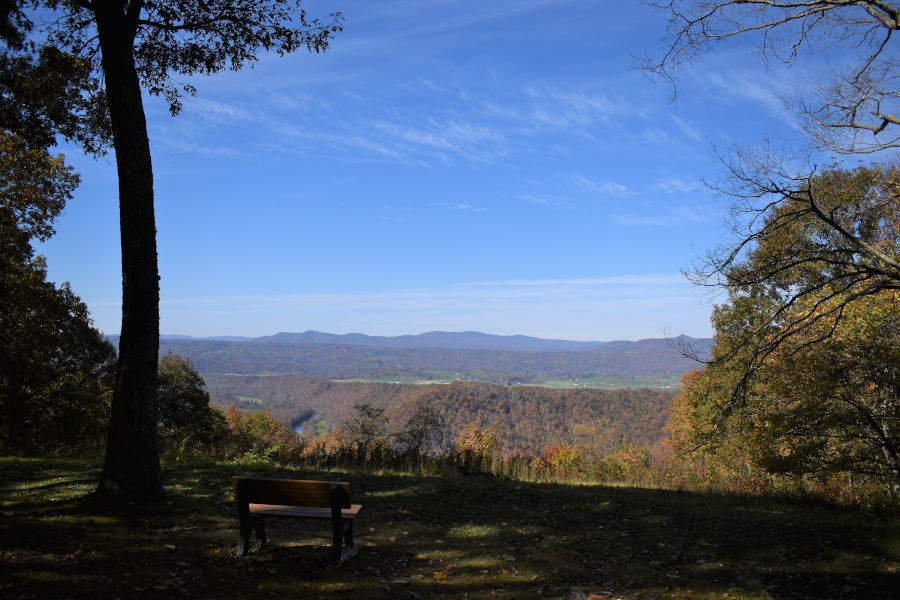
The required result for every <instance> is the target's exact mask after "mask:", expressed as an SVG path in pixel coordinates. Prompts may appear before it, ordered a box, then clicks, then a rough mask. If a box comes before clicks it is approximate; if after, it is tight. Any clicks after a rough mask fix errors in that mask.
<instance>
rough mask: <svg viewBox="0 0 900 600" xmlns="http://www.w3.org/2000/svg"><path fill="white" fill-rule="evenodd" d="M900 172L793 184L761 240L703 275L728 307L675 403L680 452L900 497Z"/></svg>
mask: <svg viewBox="0 0 900 600" xmlns="http://www.w3.org/2000/svg"><path fill="white" fill-rule="evenodd" d="M898 175H900V169H898V167H896V166H891V167H859V168H857V169H854V170H852V171H843V170H834V171H829V172H825V173H823V174H821V175H818V176H816V177H814V178H811V179H809V180H807V181H806V182H805V184H804V185H802V186H792V188H791V190H792V191H791V192H790V195H789V197H788V198H786V199H785V198H779V200H778V201H777V202H776V203H775V205H774V206H772V207H769V208H767V209H766V210H765V211H762V212H761V213H760V214H759V215H758V219H759V220H760V221H761V223H760V224H759V225H758V226H755V227H756V228H757V229H756V231H757V234H756V235H754V236H753V238H752V241H751V242H747V243H745V244H742V245H738V246H736V247H733V248H731V250H730V251H729V252H728V253H727V257H728V259H727V260H726V261H722V262H717V263H712V262H711V263H710V264H715V265H716V267H715V268H716V270H715V273H703V274H702V276H703V277H712V276H715V278H716V279H717V280H718V283H717V285H720V286H722V287H723V288H724V289H725V290H727V293H728V301H727V302H725V303H723V304H722V305H720V306H717V307H716V308H715V310H714V311H713V325H714V327H715V331H716V334H715V344H714V346H713V351H712V357H711V359H710V361H709V362H708V363H707V364H706V366H705V367H704V369H703V370H702V371H701V372H700V373H699V374H697V375H694V376H691V377H689V378H687V379H686V380H685V382H684V390H685V392H684V394H685V400H684V401H682V402H680V403H678V404H676V415H675V417H674V421H675V422H676V423H680V424H679V425H677V426H676V427H675V431H677V432H678V433H677V434H676V436H675V437H676V438H677V439H678V440H679V441H678V444H679V446H680V447H681V448H682V449H691V448H698V447H716V448H718V451H720V452H721V451H722V450H723V449H729V448H730V450H728V451H729V452H737V451H738V449H740V452H745V453H749V456H750V458H751V459H752V460H753V461H754V462H755V463H756V464H757V465H758V466H760V467H762V468H764V469H767V470H769V471H772V472H776V473H790V474H795V475H803V474H808V473H835V472H839V473H849V474H853V475H861V476H864V477H869V478H872V479H874V480H875V481H878V482H880V483H882V484H887V485H888V486H890V487H891V489H895V490H896V489H900V488H898V486H900V437H898V434H897V432H898V429H897V426H898V424H900V379H898V377H900V372H898V371H897V365H898V364H900V362H898V361H900V354H898V352H900V303H898V302H900V270H898V268H897V267H898V264H900V252H898V250H900V245H898V240H900V214H898V211H900V180H898ZM770 193H772V192H770ZM826 220H827V221H828V223H826V222H825V221H826ZM686 432H687V433H686Z"/></svg>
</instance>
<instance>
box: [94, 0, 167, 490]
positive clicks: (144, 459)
mask: <svg viewBox="0 0 900 600" xmlns="http://www.w3.org/2000/svg"><path fill="white" fill-rule="evenodd" d="M130 4H133V3H130ZM93 5H94V7H95V8H94V10H95V12H96V19H97V33H98V37H99V40H100V49H101V52H102V65H103V75H104V78H105V82H106V95H107V101H108V103H109V114H110V119H111V122H112V127H113V143H114V145H115V152H116V167H117V169H118V176H119V226H120V229H121V236H122V240H121V243H122V331H121V337H120V339H119V362H118V367H117V370H116V387H115V392H114V395H113V401H112V412H111V415H110V422H109V434H108V439H107V444H106V458H105V461H104V464H103V473H102V475H101V476H100V486H99V489H98V492H99V493H102V494H108V495H114V496H128V497H135V496H141V497H157V496H161V495H162V494H163V486H162V474H161V472H160V466H159V447H158V441H157V409H156V377H157V365H158V361H159V269H158V264H157V256H156V218H155V216H154V211H153V170H152V165H151V162H150V141H149V138H148V136H147V122H146V118H145V116H144V106H143V102H142V99H141V87H140V81H139V79H138V75H137V71H136V69H135V62H134V37H135V18H134V16H131V17H130V16H129V15H127V14H126V13H125V8H124V7H125V6H126V4H125V3H121V2H95V3H93Z"/></svg>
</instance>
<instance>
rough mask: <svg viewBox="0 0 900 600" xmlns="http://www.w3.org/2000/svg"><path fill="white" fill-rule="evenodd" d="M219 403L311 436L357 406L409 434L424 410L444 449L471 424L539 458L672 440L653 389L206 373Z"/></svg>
mask: <svg viewBox="0 0 900 600" xmlns="http://www.w3.org/2000/svg"><path fill="white" fill-rule="evenodd" d="M205 380H206V383H207V386H208V389H209V391H210V395H211V397H212V402H213V403H214V404H216V405H218V406H220V407H225V406H228V405H230V404H234V405H236V406H237V407H238V408H242V409H251V410H254V409H255V410H258V409H263V408H266V409H269V410H270V411H271V412H272V414H273V416H275V417H276V418H279V419H281V420H285V421H288V422H291V423H292V424H293V425H295V426H300V427H302V429H303V432H304V434H305V435H314V434H317V433H324V432H325V431H327V430H329V429H332V428H340V427H341V426H343V425H344V424H345V423H347V422H348V421H349V420H350V419H351V418H352V417H353V414H354V406H356V405H359V404H370V405H372V406H374V407H376V408H379V409H384V415H385V416H386V417H387V419H388V421H389V428H393V429H395V430H400V429H402V428H403V427H404V426H405V424H406V420H407V418H408V417H409V415H411V414H413V412H414V411H415V409H416V408H417V407H419V406H422V405H425V406H429V407H432V408H433V409H434V410H435V411H436V412H437V413H438V414H439V415H440V417H441V420H442V427H441V433H440V435H438V436H437V439H436V440H435V441H436V443H437V446H438V449H441V450H446V449H449V448H450V447H451V446H452V443H453V440H454V436H456V435H457V434H458V432H459V431H461V430H462V429H464V428H465V427H467V426H468V425H472V424H476V425H478V426H481V427H489V428H491V429H492V430H493V431H495V432H496V433H497V434H498V438H499V443H500V446H501V448H500V449H501V450H503V451H504V452H515V451H524V452H531V453H540V452H541V451H542V450H543V449H544V448H546V447H548V446H550V445H552V444H563V445H573V444H588V445H590V446H591V447H592V448H594V449H595V451H597V452H598V453H600V454H603V453H607V452H612V451H615V450H616V449H617V448H619V447H622V446H643V447H650V446H653V445H655V444H656V443H658V442H659V441H660V440H661V439H663V438H664V437H665V433H664V427H665V423H666V419H667V416H668V409H669V407H670V406H671V403H672V398H673V395H672V393H671V392H668V391H662V390H648V389H626V390H599V389H570V390H554V389H547V388H541V387H532V386H503V385H494V384H485V383H472V382H457V383H453V384H449V385H442V384H431V385H421V386H411V385H395V384H385V383H374V382H364V381H330V380H323V379H315V378H308V377H299V376H295V375H272V376H240V375H206V376H205Z"/></svg>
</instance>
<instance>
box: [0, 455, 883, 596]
mask: <svg viewBox="0 0 900 600" xmlns="http://www.w3.org/2000/svg"><path fill="white" fill-rule="evenodd" d="M238 473H242V474H259V475H267V476H286V477H302V478H323V479H329V478H330V479H348V480H349V481H351V483H352V486H353V500H354V502H361V503H362V504H363V505H364V507H363V511H362V513H361V514H360V517H359V519H358V521H357V524H356V540H357V544H359V546H360V549H359V554H358V555H357V556H356V557H355V558H353V559H351V560H350V561H349V562H348V563H346V564H344V565H343V566H341V567H332V566H328V544H329V542H330V530H329V526H328V525H327V523H323V522H306V521H290V520H283V519H275V520H272V521H270V523H269V525H268V534H269V538H270V544H269V545H267V546H265V547H263V548H262V549H260V550H258V551H256V552H254V553H253V554H251V555H249V556H247V557H242V558H238V557H236V556H235V553H234V548H235V544H236V541H237V531H236V526H237V518H236V510H235V508H234V506H233V499H232V492H231V488H230V485H231V481H230V478H231V475H233V474H238ZM97 476H98V467H97V465H96V464H84V463H79V462H72V461H55V460H15V459H0V598H135V597H145V596H152V597H157V598H168V597H172V598H222V599H226V598H264V597H274V598H362V599H366V598H403V599H406V600H420V599H428V598H460V599H461V598H473V599H474V598H561V599H566V600H587V599H612V598H773V599H774V598H778V599H781V598H873V599H879V598H900V519H897V518H895V517H886V516H884V515H872V514H867V513H862V512H853V511H843V510H837V509H833V508H829V507H824V506H819V505H815V504H811V503H808V502H800V501H788V500H773V499H759V498H746V497H734V496H721V495H713V494H693V493H686V492H673V491H662V490H645V489H634V488H616V487H600V486H567V485H546V484H530V483H521V482H516V481H507V480H503V479H497V478H486V477H450V476H448V477H442V478H421V477H411V476H397V475H372V474H362V473H359V474H351V475H346V474H343V475H341V474H329V473H321V472H314V471H288V470H277V469H267V468H263V467H260V468H248V467H237V466H232V465H216V466H188V467H171V468H167V469H166V470H165V477H166V485H167V491H168V494H167V497H166V498H164V499H163V500H161V501H156V502H138V503H130V504H127V503H126V504H124V505H119V504H113V503H110V502H108V501H102V500H98V499H96V498H94V497H93V496H92V495H91V492H92V490H93V488H94V485H95V482H96V480H97Z"/></svg>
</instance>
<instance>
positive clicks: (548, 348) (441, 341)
mask: <svg viewBox="0 0 900 600" xmlns="http://www.w3.org/2000/svg"><path fill="white" fill-rule="evenodd" d="M161 337H162V339H163V340H196V341H224V342H255V343H269V342H270V343H277V344H295V345H296V344H299V345H307V344H309V345H333V346H365V347H377V348H408V349H422V348H434V349H439V348H444V349H448V350H494V351H499V352H588V351H591V350H604V349H606V350H612V349H618V348H623V347H627V346H628V345H630V344H636V343H641V342H653V341H661V340H658V339H654V338H650V339H647V340H638V341H637V342H634V341H626V340H620V341H612V342H582V341H573V340H558V339H546V338H537V337H531V336H527V335H493V334H488V333H481V332H479V331H461V332H448V331H428V332H425V333H420V334H418V335H399V336H378V335H366V334H364V333H344V334H335V333H325V332H322V331H315V330H308V331H304V332H302V333H290V332H280V333H276V334H274V335H266V336H262V337H256V338H252V337H241V336H218V337H203V338H198V337H191V336H186V335H163V336H161ZM683 339H690V338H683ZM697 341H699V342H701V343H702V344H705V340H704V339H703V338H698V340H697Z"/></svg>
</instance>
